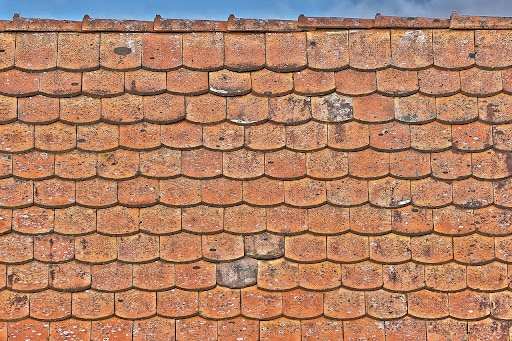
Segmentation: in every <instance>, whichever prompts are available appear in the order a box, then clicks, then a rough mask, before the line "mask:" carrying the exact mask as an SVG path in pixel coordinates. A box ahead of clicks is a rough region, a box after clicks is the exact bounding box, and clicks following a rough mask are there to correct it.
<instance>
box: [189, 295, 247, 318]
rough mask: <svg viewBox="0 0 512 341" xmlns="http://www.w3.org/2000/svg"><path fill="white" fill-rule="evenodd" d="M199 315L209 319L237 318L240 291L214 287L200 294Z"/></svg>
mask: <svg viewBox="0 0 512 341" xmlns="http://www.w3.org/2000/svg"><path fill="white" fill-rule="evenodd" d="M199 314H200V315H201V316H202V317H205V318H210V319H224V318H230V317H236V316H238V315H239V314H240V291H239V290H233V289H228V288H221V287H216V288H214V289H211V290H207V291H202V292H200V293H199Z"/></svg>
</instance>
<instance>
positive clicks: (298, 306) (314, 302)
mask: <svg viewBox="0 0 512 341" xmlns="http://www.w3.org/2000/svg"><path fill="white" fill-rule="evenodd" d="M283 313H284V315H285V316H287V317H291V318H299V319H308V318H313V317H318V316H320V315H322V313H323V294H322V293H321V292H315V291H307V290H303V289H295V290H291V291H287V292H284V293H283Z"/></svg>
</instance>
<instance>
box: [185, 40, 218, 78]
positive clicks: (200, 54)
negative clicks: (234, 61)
mask: <svg viewBox="0 0 512 341" xmlns="http://www.w3.org/2000/svg"><path fill="white" fill-rule="evenodd" d="M183 64H184V65H185V66H187V67H189V68H191V69H200V70H205V69H206V70H212V69H220V68H221V67H222V66H223V64H224V35H223V33H221V32H200V33H186V34H183Z"/></svg>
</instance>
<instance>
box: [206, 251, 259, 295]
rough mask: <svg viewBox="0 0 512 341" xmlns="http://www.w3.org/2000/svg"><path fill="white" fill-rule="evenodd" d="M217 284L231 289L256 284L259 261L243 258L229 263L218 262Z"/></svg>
mask: <svg viewBox="0 0 512 341" xmlns="http://www.w3.org/2000/svg"><path fill="white" fill-rule="evenodd" d="M216 271H217V285H219V286H222V287H228V288H231V289H240V288H246V287H249V286H252V285H255V284H256V281H257V277H258V261H257V260H256V259H253V258H248V257H245V258H241V259H238V260H235V261H231V262H228V263H220V264H217V270H216Z"/></svg>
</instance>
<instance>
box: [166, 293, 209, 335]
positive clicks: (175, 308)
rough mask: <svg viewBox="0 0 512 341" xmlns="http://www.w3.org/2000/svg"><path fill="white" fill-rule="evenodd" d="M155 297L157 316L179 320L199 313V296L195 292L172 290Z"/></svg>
mask: <svg viewBox="0 0 512 341" xmlns="http://www.w3.org/2000/svg"><path fill="white" fill-rule="evenodd" d="M157 295H158V296H157V302H158V314H159V315H162V316H165V317H171V318H179V317H187V316H192V315H195V314H197V312H198V311H199V296H198V293H197V292H195V291H183V290H180V289H172V290H169V291H162V292H158V293H157ZM173 334H174V333H173Z"/></svg>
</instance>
